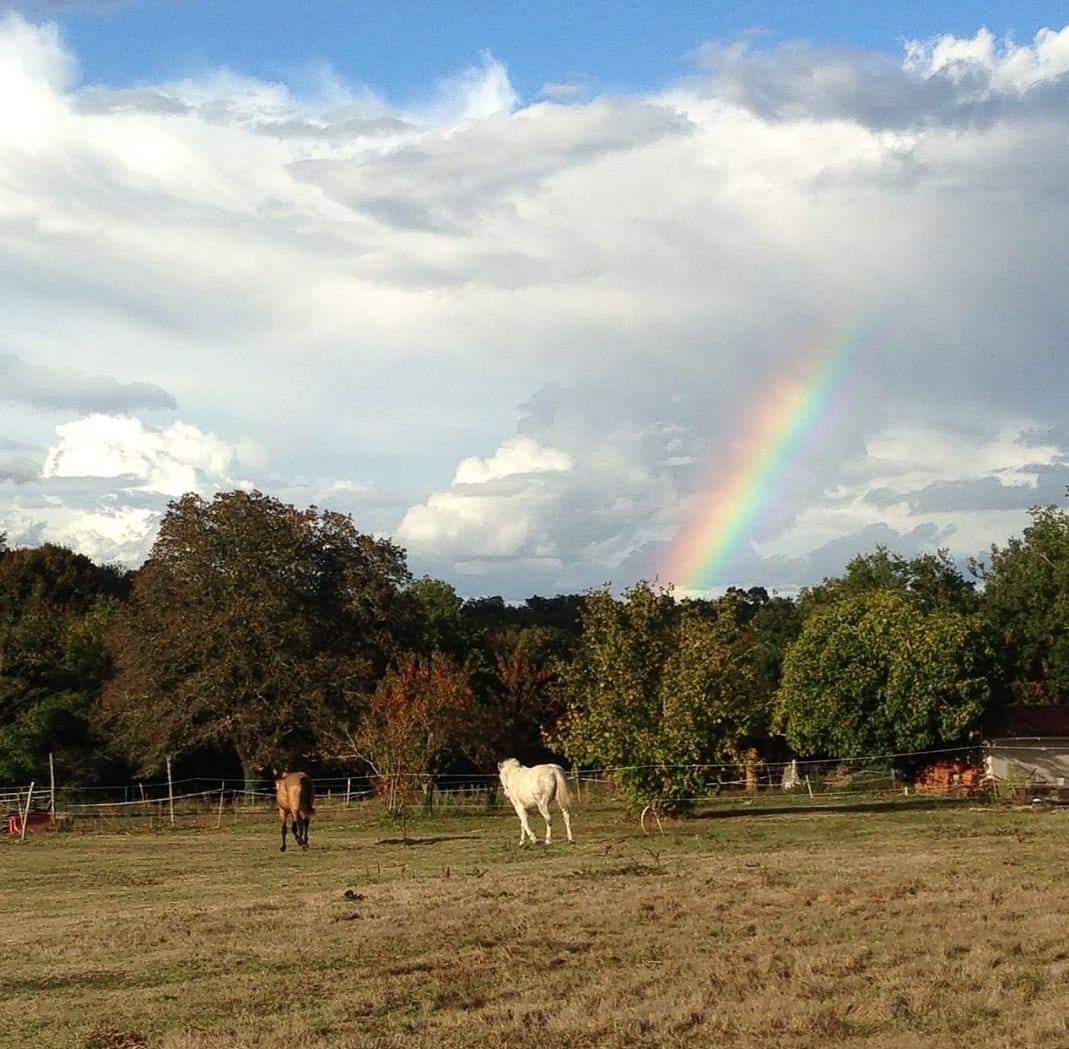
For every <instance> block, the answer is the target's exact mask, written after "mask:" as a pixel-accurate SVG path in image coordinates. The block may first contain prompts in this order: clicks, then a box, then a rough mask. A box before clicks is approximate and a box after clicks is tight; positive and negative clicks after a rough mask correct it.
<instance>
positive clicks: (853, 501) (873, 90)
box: [0, 17, 1069, 596]
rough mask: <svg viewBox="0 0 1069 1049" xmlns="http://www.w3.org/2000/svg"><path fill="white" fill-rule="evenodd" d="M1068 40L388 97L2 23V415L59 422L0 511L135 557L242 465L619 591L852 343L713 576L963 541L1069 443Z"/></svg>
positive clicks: (998, 516)
mask: <svg viewBox="0 0 1069 1049" xmlns="http://www.w3.org/2000/svg"><path fill="white" fill-rule="evenodd" d="M1067 42H1069V30H1067V29H1061V28H1059V27H1052V28H1050V29H1046V30H1042V31H1040V32H1038V33H1036V34H1034V35H1033V36H1032V37H1031V38H1030V39H1028V40H1026V41H1024V42H1021V43H1013V42H1009V41H1005V40H999V39H996V38H995V37H994V36H992V35H991V34H990V33H988V32H986V31H985V30H981V31H978V32H977V33H976V34H975V35H972V36H968V37H941V38H938V39H935V40H929V41H919V42H916V43H911V44H910V45H908V46H907V47H906V48H905V50H904V51H903V53H902V54H901V55H900V56H898V57H897V58H895V57H888V56H884V55H873V54H868V53H862V52H859V51H852V50H839V51H827V50H820V49H814V48H808V47H803V46H800V45H794V44H788V45H785V46H783V47H778V48H762V47H758V46H756V45H754V44H746V45H733V46H729V47H724V46H720V47H716V48H713V47H709V48H705V49H704V50H703V51H702V52H701V53H700V55H699V56H698V57H697V59H696V64H695V66H694V69H693V71H692V73H691V75H689V76H687V77H685V78H682V79H680V80H679V81H678V82H674V83H669V84H665V85H663V86H662V87H661V88H659V89H657V90H652V91H649V92H645V93H643V94H641V95H617V96H613V97H608V96H605V95H599V94H598V93H597V91H596V90H590V91H588V92H581V93H576V92H572V91H570V90H568V89H567V87H566V86H565V87H564V88H561V87H560V86H559V85H558V88H557V89H553V88H550V87H549V86H547V89H546V90H545V91H544V93H543V96H542V97H540V98H539V99H538V100H537V101H534V102H527V101H525V100H523V99H520V98H519V97H518V93H517V92H516V90H515V88H514V87H513V86H512V84H511V82H510V80H509V76H508V70H507V67H506V65H505V62H504V60H505V59H507V57H508V56H504V55H502V56H496V57H495V56H489V55H485V56H482V58H481V59H479V60H478V61H476V62H475V64H474V65H473V66H472V67H471V68H470V69H468V70H462V71H461V72H460V73H459V74H457V75H455V76H453V77H446V78H445V79H444V80H443V82H442V83H440V84H438V85H436V86H431V87H430V88H429V89H428V91H427V92H426V93H425V95H424V99H423V101H422V102H420V103H419V104H414V105H410V106H397V105H393V104H391V103H390V102H389V101H388V100H385V99H383V98H382V97H380V96H379V95H378V94H376V92H375V91H374V90H373V88H368V87H367V86H365V85H360V84H350V83H347V82H346V81H345V80H344V78H342V77H340V76H338V75H337V74H335V73H333V72H331V71H330V70H329V69H324V70H322V71H321V73H320V74H319V75H317V77H315V78H313V81H314V82H313V83H312V84H311V86H309V84H307V83H306V84H304V85H303V86H302V89H301V90H296V89H294V88H293V87H291V86H290V85H288V84H285V83H281V82H268V81H264V80H259V79H255V78H248V77H243V76H240V75H237V74H235V73H233V72H232V71H227V70H225V69H220V70H216V71H214V72H212V73H210V74H206V75H204V76H201V77H197V78H191V79H186V80H182V81H179V82H160V83H145V84H140V85H137V86H136V87H131V88H121V87H120V88H114V87H113V88H104V87H100V86H91V85H84V84H81V83H80V82H79V79H78V65H77V59H76V56H75V55H73V54H71V53H70V51H69V50H68V49H67V48H65V47H64V45H63V43H62V41H61V39H60V37H59V34H58V33H57V32H56V30H55V29H54V28H50V27H48V26H35V25H31V24H30V23H28V22H26V21H25V20H23V19H20V18H18V17H8V18H6V19H4V20H0V90H2V92H3V95H4V98H5V100H6V102H7V103H8V104H5V106H4V107H2V108H0V309H2V310H3V313H4V317H5V327H6V332H5V335H6V339H7V346H9V347H13V348H17V352H18V358H19V362H20V363H19V364H18V366H17V367H16V368H15V374H16V376H17V377H18V380H17V381H18V383H19V384H21V385H20V386H19V388H20V389H22V390H23V394H24V395H23V396H22V399H21V401H20V402H18V403H15V402H11V404H12V409H11V411H10V413H9V412H7V411H5V426H4V431H5V433H6V434H8V435H10V436H11V437H12V438H17V439H18V440H20V441H23V442H25V443H26V444H28V445H32V446H34V447H39V448H43V447H47V448H48V452H47V455H46V454H44V453H36V452H32V451H31V452H26V453H16V452H12V453H11V456H13V457H15V459H17V460H18V461H17V462H16V461H14V460H12V462H9V463H8V465H7V466H6V467H4V466H2V465H0V470H6V473H4V474H3V477H5V478H7V479H6V480H4V479H0V496H2V500H3V506H4V508H5V513H6V514H7V516H6V517H5V519H4V520H5V525H4V526H5V527H8V525H7V523H6V522H8V521H16V520H17V522H19V528H21V529H22V531H21V532H20V533H19V534H22V535H25V536H28V537H32V536H41V535H49V536H58V535H61V534H69V535H72V536H77V537H79V538H78V539H77V541H78V542H80V543H83V544H85V545H86V547H87V548H88V547H92V548H93V549H97V550H99V551H101V552H102V553H104V552H106V551H107V550H108V549H112V550H114V551H121V552H123V556H133V555H134V554H136V551H137V550H138V549H141V548H143V542H144V537H145V536H147V535H149V534H150V532H151V527H152V521H153V520H154V518H153V517H152V515H153V514H158V512H159V508H160V506H161V505H162V503H163V502H165V500H166V498H167V497H168V495H170V494H172V493H174V492H176V491H177V490H178V489H179V488H181V487H183V486H185V485H191V486H194V487H196V486H200V487H201V489H202V490H205V491H210V490H211V488H212V486H218V485H224V484H227V485H228V484H232V483H237V481H238V480H241V479H247V480H250V481H252V482H254V483H257V484H260V485H261V486H262V487H265V488H268V489H270V490H272V491H277V492H279V493H280V494H281V493H291V494H292V497H293V498H294V499H295V500H299V501H301V500H303V501H308V502H312V501H318V502H320V503H321V504H323V505H328V503H329V504H331V505H336V506H339V507H346V508H349V509H351V510H352V511H353V512H354V514H355V515H356V516H357V520H358V523H359V524H363V525H364V527H368V528H374V529H375V530H376V531H381V532H383V533H392V534H396V535H397V536H398V537H399V538H400V539H401V540H402V541H403V542H405V543H406V544H407V545H408V547H409V549H410V552H411V554H412V557H413V559H414V560H415V561H416V562H417V563H418V564H419V566H420V567H421V568H426V569H427V570H432V571H436V572H439V573H441V574H443V575H447V576H450V577H457V576H458V575H460V574H461V573H464V576H463V578H464V579H466V580H467V582H466V583H465V584H464V586H465V588H466V589H470V590H486V589H499V590H501V591H502V592H505V593H508V594H509V595H510V596H523V594H524V593H525V592H529V591H530V590H533V589H540V588H547V587H562V588H563V587H576V586H579V587H581V586H585V585H588V584H591V583H598V582H601V581H603V580H606V579H613V580H614V581H615V582H618V583H621V584H626V583H627V582H629V581H631V578H633V577H634V574H635V573H639V572H640V573H642V574H647V573H648V572H650V571H656V570H657V569H658V568H659V566H660V565H661V564H662V563H663V560H664V559H663V551H664V550H665V548H666V544H667V545H669V546H670V545H671V543H672V542H673V541H674V539H675V537H676V535H677V532H678V530H679V529H680V528H681V527H683V526H685V525H686V524H687V523H688V522H689V521H690V520H691V519H692V518H691V515H692V514H693V513H695V512H696V508H697V507H699V506H700V505H702V503H703V501H705V500H707V498H708V496H709V494H710V492H711V491H712V490H715V489H716V488H717V487H719V486H723V485H725V484H727V483H729V481H730V480H731V470H732V465H731V464H732V463H734V462H736V461H737V459H738V457H739V455H738V453H739V444H740V442H741V441H744V440H745V439H746V437H745V435H747V434H749V433H750V432H751V429H752V428H751V426H750V423H751V421H752V420H753V419H755V418H761V417H762V412H764V411H765V410H766V408H767V405H766V401H767V397H768V391H769V390H770V389H774V388H777V387H778V386H779V385H780V384H781V382H782V380H783V379H784V376H786V375H793V374H796V373H799V372H804V370H805V367H806V365H807V363H808V362H811V358H812V355H813V353H814V349H816V350H821V351H825V350H828V349H829V348H835V347H849V352H845V353H843V354H842V357H841V361H842V369H841V370H842V377H841V382H840V385H839V387H838V388H837V389H836V391H835V392H834V395H829V396H828V397H827V398H826V399H825V401H824V402H823V403H824V410H823V412H822V414H821V418H820V420H819V425H818V426H817V427H816V428H815V429H814V431H813V434H812V435H811V439H810V440H809V442H808V443H807V444H806V445H805V452H804V454H800V455H798V456H796V457H794V458H793V459H792V460H791V461H790V462H789V463H788V464H787V466H786V467H785V468H784V469H783V470H782V471H781V472H780V473H779V474H778V475H777V477H776V483H775V486H774V491H772V492H771V493H770V495H769V498H768V499H767V500H766V501H765V503H764V504H763V505H762V510H761V513H760V514H758V515H757V516H756V517H755V519H754V523H753V526H752V527H751V529H750V534H748V535H747V536H746V542H745V543H744V544H743V546H742V547H740V550H739V551H738V553H737V556H736V558H735V561H734V562H733V563H732V564H731V565H729V566H727V567H726V568H725V570H724V572H725V575H724V577H723V578H720V579H717V580H716V581H715V585H726V584H727V583H730V582H734V581H746V582H764V583H766V584H768V585H776V583H777V582H783V583H784V585H786V583H787V582H789V581H793V582H797V581H798V580H799V579H802V578H803V577H804V576H805V574H806V573H813V572H817V571H822V570H823V566H824V565H825V564H827V563H829V561H830V559H832V558H834V557H838V556H840V555H841V554H842V553H843V552H844V550H845V549H846V547H847V546H850V545H852V544H858V543H867V542H869V541H870V540H871V539H872V538H873V537H874V536H877V535H883V536H887V537H890V538H894V537H898V539H899V540H900V541H901V542H902V543H905V544H906V545H909V544H914V545H916V544H924V543H947V544H949V545H951V546H952V547H954V549H955V550H956V551H957V552H963V553H973V552H974V551H975V550H976V549H978V548H979V547H982V546H983V545H986V542H987V541H990V540H991V539H999V538H1002V537H1004V536H1005V535H1006V534H1007V533H1008V532H1010V531H1013V530H1014V529H1016V528H1019V527H1020V526H1021V524H1022V523H1023V522H1024V520H1025V516H1024V509H1023V507H1024V506H1025V505H1026V502H1025V501H1026V500H1027V499H1028V497H1029V494H1030V493H1033V494H1035V496H1036V498H1037V500H1041V499H1044V498H1046V497H1048V496H1049V495H1050V493H1051V492H1052V491H1053V490H1054V489H1056V488H1057V487H1058V485H1059V484H1060V478H1061V477H1062V471H1063V470H1064V469H1065V454H1066V449H1067V448H1069V427H1067V420H1066V415H1065V407H1064V403H1063V402H1064V394H1063V391H1064V389H1065V388H1066V386H1067V384H1069V356H1067V355H1066V354H1065V352H1064V332H1065V330H1066V329H1067V326H1069V300H1067V299H1066V296H1065V294H1064V287H1063V285H1064V279H1063V276H1062V273H1063V270H1064V266H1063V257H1064V244H1065V240H1066V234H1067V232H1069V195H1067V194H1066V192H1065V186H1066V185H1067V184H1069V155H1067V152H1066V150H1065V133H1064V130H1065V122H1066V118H1067V117H1069V71H1067V68H1066V58H1065V55H1066V45H1067ZM585 82H586V81H585V80H584V79H583V78H581V77H580V78H577V80H576V83H577V84H584V83H585ZM877 319H878V320H877ZM131 360H134V361H136V368H134V367H132V366H131ZM72 361H76V362H77V368H78V370H79V374H78V375H74V374H73V373H71V372H70V371H69V370H68V369H69V368H70V364H71V362H72ZM6 367H7V368H8V370H9V371H10V368H11V365H10V364H8V365H7V366H6ZM3 374H4V375H5V376H7V375H8V371H5V372H4V373H3ZM89 376H121V377H123V381H120V380H119V379H115V380H109V379H90V378H88V377H89ZM127 377H130V378H133V379H139V380H142V379H151V380H152V382H154V383H158V384H159V386H158V387H157V386H153V387H149V386H142V385H138V384H137V383H130V382H128V381H125V380H126V378H127ZM7 381H8V382H9V383H10V382H11V380H10V378H8V379H7ZM27 389H31V390H35V391H37V392H36V393H35V394H33V396H35V397H37V399H38V401H40V402H41V404H40V406H39V407H37V408H33V409H32V410H31V409H30V408H29V407H28V402H30V401H31V400H32V398H31V397H30V396H28V395H25V391H26V390H27ZM165 391H166V392H165ZM172 397H173V400H172ZM173 401H177V402H179V403H181V405H182V419H183V422H182V423H181V424H173V426H154V425H149V424H148V423H146V422H145V421H141V420H137V419H136V418H133V416H134V415H135V413H136V412H138V411H139V410H141V409H159V408H166V407H169V406H170V405H171V404H172V403H173ZM5 408H6V405H5ZM23 409H25V410H23ZM9 415H10V419H9V418H8V416H9ZM101 416H103V417H104V419H105V420H106V421H102V419H101ZM56 427H68V428H70V429H65V430H61V432H60V433H58V434H57V433H56V432H55V428H56ZM175 427H177V429H175ZM184 428H189V429H184ZM191 430H195V431H196V432H195V434H192V433H191V432H190V431H191ZM244 442H253V443H254V444H255V445H256V446H257V447H258V449H259V452H258V454H256V455H251V454H250V453H249V452H248V444H247V443H244ZM19 456H21V458H18V457H19ZM5 461H6V460H5ZM33 468H36V469H37V471H38V473H40V474H41V476H39V477H37V478H35V477H34V476H33V473H34V469H33ZM996 486H997V487H996ZM75 515H82V516H81V517H79V518H77V520H76V519H75ZM42 522H44V524H42ZM11 527H12V528H13V527H14V526H11ZM64 528H67V529H68V530H69V531H68V532H67V533H64V532H63V529H64ZM42 529H43V530H42ZM146 529H147V530H148V531H146ZM881 529H883V530H884V531H881ZM139 536H140V537H142V538H138V537H139ZM139 543H141V544H142V547H139V546H138V544H139ZM94 544H95V545H94ZM109 544H111V546H110V547H109ZM819 551H824V553H819ZM829 551H830V553H829ZM822 559H823V560H822ZM744 576H745V577H746V578H745V580H744V579H743V577H744ZM629 577H630V578H629ZM793 582H792V584H791V585H793Z"/></svg>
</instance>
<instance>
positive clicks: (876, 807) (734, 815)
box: [687, 798, 977, 823]
mask: <svg viewBox="0 0 1069 1049" xmlns="http://www.w3.org/2000/svg"><path fill="white" fill-rule="evenodd" d="M976 803H977V799H976V798H931V799H928V798H924V799H918V800H916V801H909V802H905V803H903V802H895V801H856V802H849V801H842V802H835V803H833V804H831V805H812V806H807V807H802V806H799V805H776V806H774V807H771V806H770V807H761V808H733V809H717V810H712V811H706V812H696V813H694V814H693V815H691V816H688V817H687V822H688V823H689V822H695V823H697V822H701V821H703V820H729V819H740V818H749V819H754V818H756V817H759V816H819V815H824V814H829V815H835V814H840V815H841V814H844V813H865V814H868V815H887V814H889V813H895V812H931V811H932V810H934V809H947V808H951V809H958V808H965V807H967V806H969V805H975V804H976Z"/></svg>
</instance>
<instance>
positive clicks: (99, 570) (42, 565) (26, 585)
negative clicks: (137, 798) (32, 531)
mask: <svg viewBox="0 0 1069 1049" xmlns="http://www.w3.org/2000/svg"><path fill="white" fill-rule="evenodd" d="M126 587H127V579H126V575H125V573H123V572H121V571H119V570H117V569H111V568H103V567H100V566H98V565H95V564H93V563H92V561H90V560H89V559H88V558H87V557H83V556H81V555H80V554H74V553H72V552H71V551H69V550H66V549H64V548H62V547H58V546H53V545H51V544H46V545H44V546H41V547H38V548H36V549H32V550H6V549H4V550H0V781H2V782H13V781H21V780H26V779H28V778H30V777H32V776H33V775H34V774H35V773H36V772H38V771H39V770H41V769H42V768H43V767H44V765H45V763H46V761H47V754H48V752H49V751H52V752H53V754H54V755H55V758H56V762H57V764H58V766H59V767H60V769H61V771H62V774H63V777H64V779H65V781H66V782H71V781H77V780H80V779H92V778H94V776H95V775H96V774H98V773H99V772H100V771H101V770H102V769H103V768H106V767H107V765H108V764H109V755H108V754H107V751H106V747H105V745H104V742H103V740H101V739H100V738H99V737H98V736H97V735H96V734H95V733H94V732H93V730H92V726H91V724H90V713H91V707H92V704H93V702H94V701H95V700H96V697H97V695H98V694H99V692H100V689H101V686H102V684H103V682H104V679H105V677H106V675H107V673H108V661H107V658H106V655H105V649H104V637H105V634H106V632H107V629H108V626H109V624H110V622H111V620H112V618H113V615H114V611H115V607H116V603H117V600H118V598H119V597H120V596H121V595H122V594H123V593H124V592H125V590H126Z"/></svg>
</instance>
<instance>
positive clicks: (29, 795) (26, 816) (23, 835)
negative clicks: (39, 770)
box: [19, 780, 33, 841]
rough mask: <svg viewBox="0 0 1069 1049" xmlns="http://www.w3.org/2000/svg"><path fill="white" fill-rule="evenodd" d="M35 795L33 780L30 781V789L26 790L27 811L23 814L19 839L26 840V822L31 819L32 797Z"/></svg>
mask: <svg viewBox="0 0 1069 1049" xmlns="http://www.w3.org/2000/svg"><path fill="white" fill-rule="evenodd" d="M32 797H33V781H32V780H31V781H30V789H29V790H28V791H26V811H25V812H24V813H23V814H22V833H21V835H20V836H19V841H25V840H26V824H27V822H29V819H30V799H31V798H32Z"/></svg>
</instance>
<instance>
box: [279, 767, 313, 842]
mask: <svg viewBox="0 0 1069 1049" xmlns="http://www.w3.org/2000/svg"><path fill="white" fill-rule="evenodd" d="M274 776H275V795H276V798H277V800H278V817H279V819H280V820H281V821H282V848H280V849H279V850H278V851H279V852H285V851H286V819H287V817H288V818H290V819H292V820H293V836H294V837H295V838H296V839H297V844H298V845H300V847H301V848H302V849H307V848H308V824H309V823H311V822H312V816H313V815H314V814H315V810H316V809H315V805H314V804H313V802H314V801H315V796H316V792H315V787H313V786H312V780H311V778H310V777H309V775H308V773H306V772H277V771H276V772H275V774H274Z"/></svg>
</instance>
